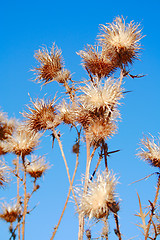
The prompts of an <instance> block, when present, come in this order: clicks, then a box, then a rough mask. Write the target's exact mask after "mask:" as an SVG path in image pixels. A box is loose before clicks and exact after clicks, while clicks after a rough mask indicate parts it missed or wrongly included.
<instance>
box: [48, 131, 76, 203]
mask: <svg viewBox="0 0 160 240" xmlns="http://www.w3.org/2000/svg"><path fill="white" fill-rule="evenodd" d="M52 131H53V134H54V136H55V138H56V139H57V141H58V144H59V148H60V151H61V154H62V158H63V160H64V164H65V167H66V171H67V176H68V180H69V184H70V188H71V190H72V194H73V197H74V200H75V203H76V206H77V207H78V202H77V199H76V196H75V193H74V190H73V186H72V181H71V177H70V173H69V167H68V164H67V160H66V157H65V154H64V151H63V147H62V143H61V140H60V137H59V136H58V134H57V132H56V131H55V129H52Z"/></svg>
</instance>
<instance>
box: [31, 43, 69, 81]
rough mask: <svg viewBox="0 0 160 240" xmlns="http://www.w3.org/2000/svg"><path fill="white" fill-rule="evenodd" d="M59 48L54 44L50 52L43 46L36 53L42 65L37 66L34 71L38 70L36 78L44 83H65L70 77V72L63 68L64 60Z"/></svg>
mask: <svg viewBox="0 0 160 240" xmlns="http://www.w3.org/2000/svg"><path fill="white" fill-rule="evenodd" d="M61 54H62V53H61V50H59V49H58V48H57V47H56V46H55V44H53V46H52V48H51V51H50V53H49V52H48V50H47V49H45V48H42V50H40V49H39V50H38V51H36V53H35V58H36V59H37V60H38V62H39V63H40V66H39V67H37V68H35V69H34V70H33V71H35V72H36V74H37V77H36V80H38V82H42V83H43V84H47V83H50V82H52V81H57V82H59V83H64V82H66V81H67V80H68V79H69V78H70V72H69V71H68V70H66V69H64V68H63V66H64V64H63V60H62V55H61Z"/></svg>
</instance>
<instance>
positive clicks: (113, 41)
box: [99, 17, 142, 65]
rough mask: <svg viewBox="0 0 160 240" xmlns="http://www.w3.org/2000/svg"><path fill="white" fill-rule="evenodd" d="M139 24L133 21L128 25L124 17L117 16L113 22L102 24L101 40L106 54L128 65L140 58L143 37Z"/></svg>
mask: <svg viewBox="0 0 160 240" xmlns="http://www.w3.org/2000/svg"><path fill="white" fill-rule="evenodd" d="M139 26H140V25H139V24H135V23H134V22H133V21H131V22H130V23H129V24H127V25H126V23H125V20H124V18H123V17H117V18H116V19H115V20H114V21H113V23H110V24H107V25H101V29H102V33H101V34H100V36H99V41H100V43H101V44H102V47H103V49H106V55H107V56H108V57H111V59H116V60H115V61H117V62H119V65H120V64H124V65H128V63H132V62H133V60H134V59H137V58H138V55H139V51H140V49H141V45H140V40H141V39H142V35H141V29H139Z"/></svg>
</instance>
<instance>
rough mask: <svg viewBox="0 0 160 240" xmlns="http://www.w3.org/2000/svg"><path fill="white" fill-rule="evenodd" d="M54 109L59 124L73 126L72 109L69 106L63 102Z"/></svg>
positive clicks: (73, 112) (73, 116)
mask: <svg viewBox="0 0 160 240" xmlns="http://www.w3.org/2000/svg"><path fill="white" fill-rule="evenodd" d="M56 109H57V115H58V118H59V121H60V122H63V123H65V124H73V123H74V122H75V121H76V119H75V111H74V108H73V107H72V106H71V105H70V104H67V103H66V101H65V100H63V101H62V102H61V103H60V104H59V105H58V106H57V107H56Z"/></svg>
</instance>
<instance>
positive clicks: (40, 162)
mask: <svg viewBox="0 0 160 240" xmlns="http://www.w3.org/2000/svg"><path fill="white" fill-rule="evenodd" d="M49 168H50V166H49V164H48V163H46V161H45V158H44V157H37V156H36V155H31V162H29V163H28V164H27V166H26V172H27V173H28V174H29V175H30V176H31V177H33V178H35V179H37V178H40V177H41V176H42V175H43V174H44V173H45V171H46V170H47V169H49Z"/></svg>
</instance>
